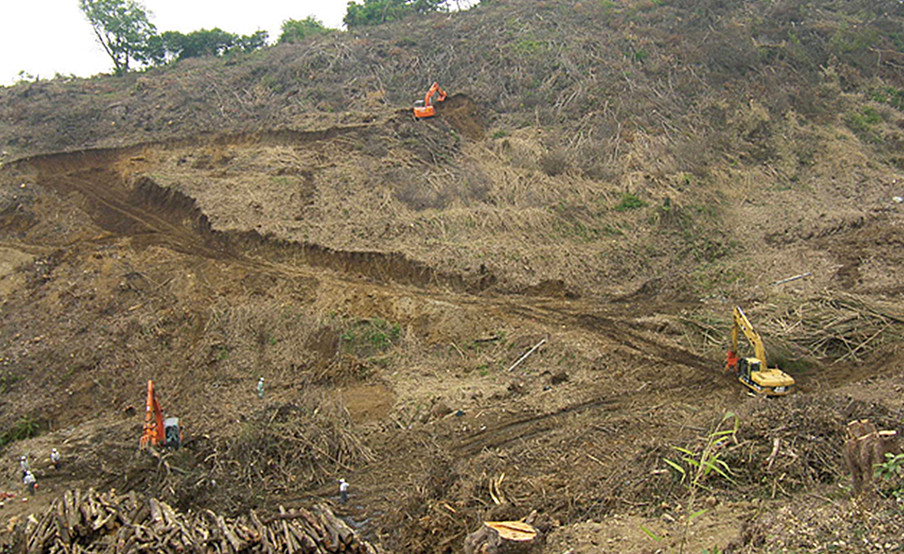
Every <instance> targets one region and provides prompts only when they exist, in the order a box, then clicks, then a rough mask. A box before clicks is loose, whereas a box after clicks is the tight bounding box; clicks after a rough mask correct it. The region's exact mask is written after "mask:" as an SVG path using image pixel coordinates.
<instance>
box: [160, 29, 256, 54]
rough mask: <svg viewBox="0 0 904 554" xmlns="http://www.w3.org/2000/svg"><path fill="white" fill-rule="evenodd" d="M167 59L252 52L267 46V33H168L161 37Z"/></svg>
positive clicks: (201, 31) (203, 30)
mask: <svg viewBox="0 0 904 554" xmlns="http://www.w3.org/2000/svg"><path fill="white" fill-rule="evenodd" d="M160 36H161V38H162V40H163V48H164V50H165V51H166V57H167V59H175V60H184V59H186V58H199V57H201V56H223V55H225V54H228V53H230V52H235V51H241V52H250V51H252V50H256V49H258V48H261V47H263V46H264V45H266V44H267V31H257V32H255V33H252V34H250V35H244V36H238V35H235V34H233V33H229V32H226V31H224V30H222V29H219V28H213V29H201V30H200V31H192V32H190V33H187V34H185V33H180V32H178V31H166V32H164V33H163V34H162V35H160Z"/></svg>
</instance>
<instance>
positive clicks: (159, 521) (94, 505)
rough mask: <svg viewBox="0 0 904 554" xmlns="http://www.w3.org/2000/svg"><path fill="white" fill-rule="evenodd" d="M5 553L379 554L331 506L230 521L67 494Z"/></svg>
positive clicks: (13, 534)
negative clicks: (285, 553)
mask: <svg viewBox="0 0 904 554" xmlns="http://www.w3.org/2000/svg"><path fill="white" fill-rule="evenodd" d="M2 542H3V543H4V544H2V545H0V546H2V547H3V550H4V551H11V552H23V553H28V554H31V553H37V552H48V553H52V552H73V553H76V552H110V553H114V552H115V553H119V552H123V553H124V552H204V553H221V554H237V553H246V552H247V553H251V552H255V553H270V552H272V553H276V552H280V553H282V552H290V553H298V554H327V553H330V554H332V553H338V552H343V553H345V552H347V553H351V554H377V553H378V552H379V551H378V550H377V549H376V548H375V547H374V546H372V545H371V544H369V543H368V542H367V541H364V540H362V539H361V538H359V537H358V536H357V534H356V533H355V532H354V531H353V530H352V529H351V528H350V527H349V526H348V525H346V524H345V523H344V522H343V521H341V520H340V519H338V518H337V517H336V516H335V515H334V514H333V512H332V511H331V510H330V509H329V508H328V507H327V506H324V505H316V506H314V507H313V508H311V509H310V510H306V509H295V510H289V511H287V510H285V509H284V508H282V507H280V508H279V513H278V514H276V515H274V516H271V517H259V516H258V514H256V513H255V512H254V511H253V510H252V511H251V512H250V514H249V515H248V516H239V517H237V518H234V519H233V518H230V519H226V518H224V517H222V516H219V515H217V514H215V513H214V512H212V511H210V510H204V511H202V512H199V513H189V514H183V513H179V512H176V511H175V510H174V509H173V508H171V507H170V506H168V505H167V504H166V503H164V502H161V501H159V500H156V499H153V498H150V499H144V498H142V497H140V496H139V495H136V494H135V493H129V494H125V495H117V494H116V493H115V492H114V491H111V492H107V493H96V492H95V491H94V490H89V491H88V492H86V493H83V492H80V491H78V490H76V491H68V492H66V493H65V494H64V495H63V496H62V498H59V499H57V500H56V501H55V502H54V503H53V504H52V505H51V507H50V508H49V509H48V510H47V511H46V512H45V513H44V514H43V515H41V516H39V517H36V516H34V515H31V516H29V517H28V518H27V520H26V521H25V522H22V523H20V524H18V525H16V526H15V527H14V528H12V529H11V530H10V532H9V533H7V535H6V536H5V537H4V538H3V541H2Z"/></svg>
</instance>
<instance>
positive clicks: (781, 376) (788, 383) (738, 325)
mask: <svg viewBox="0 0 904 554" xmlns="http://www.w3.org/2000/svg"><path fill="white" fill-rule="evenodd" d="M740 333H743V334H744V337H745V338H746V339H747V341H748V342H749V343H750V345H751V346H753V356H752V357H747V358H741V357H738V335H739V334H740ZM725 368H726V369H728V370H729V371H733V372H735V373H736V374H737V376H738V380H739V381H740V382H741V383H743V384H744V385H746V386H747V387H748V388H749V389H751V390H752V391H753V392H755V393H756V394H765V395H767V396H782V395H785V394H788V393H789V392H791V390H792V388H793V386H794V378H793V377H791V376H790V375H788V374H787V373H785V372H784V371H782V370H780V369H777V368H769V367H768V366H767V365H766V347H765V346H764V345H763V339H762V338H761V337H760V334H759V333H757V332H756V331H755V330H754V328H753V325H751V323H750V320H749V319H747V316H746V315H744V311H743V310H741V308H740V306H735V309H734V311H733V312H732V326H731V348H730V349H729V350H728V353H727V355H726V362H725Z"/></svg>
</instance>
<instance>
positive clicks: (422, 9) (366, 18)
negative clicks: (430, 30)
mask: <svg viewBox="0 0 904 554" xmlns="http://www.w3.org/2000/svg"><path fill="white" fill-rule="evenodd" d="M440 11H448V7H447V5H446V0H364V3H363V4H358V3H357V2H349V3H348V9H347V10H346V12H345V17H344V18H342V21H343V22H344V23H345V25H346V26H347V27H348V28H349V29H351V28H352V27H359V26H361V25H379V24H381V23H386V22H388V21H396V20H398V19H402V18H404V17H408V16H409V15H415V14H426V13H433V12H440Z"/></svg>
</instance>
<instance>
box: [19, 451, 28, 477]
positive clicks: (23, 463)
mask: <svg viewBox="0 0 904 554" xmlns="http://www.w3.org/2000/svg"><path fill="white" fill-rule="evenodd" d="M29 469H30V468H29V467H28V456H26V455H24V454H23V455H22V456H20V457H19V470H20V471H21V472H22V478H23V479H24V478H25V474H26V473H28V470H29Z"/></svg>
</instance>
